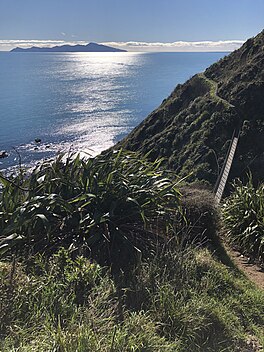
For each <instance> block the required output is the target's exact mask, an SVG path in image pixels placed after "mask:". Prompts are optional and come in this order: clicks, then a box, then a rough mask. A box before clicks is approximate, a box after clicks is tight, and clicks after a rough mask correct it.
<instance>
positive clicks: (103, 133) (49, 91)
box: [0, 52, 227, 171]
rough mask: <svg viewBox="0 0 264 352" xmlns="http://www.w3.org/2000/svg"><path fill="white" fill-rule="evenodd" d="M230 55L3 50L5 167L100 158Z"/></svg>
mask: <svg viewBox="0 0 264 352" xmlns="http://www.w3.org/2000/svg"><path fill="white" fill-rule="evenodd" d="M226 54H227V53H223V52H213V53H212V52H211V53H135V52H134V53H132V52H127V53H10V52H0V152H1V151H6V152H7V154H8V157H7V158H2V159H0V170H1V171H4V170H11V169H12V168H14V167H16V166H18V165H19V164H20V163H22V164H23V165H25V166H33V165H34V164H36V163H37V162H39V161H40V160H43V159H47V158H53V157H55V156H56V155H57V154H58V153H62V152H63V153H68V152H70V153H76V152H80V153H84V154H85V155H92V156H94V155H96V154H98V153H100V152H101V151H103V150H105V149H107V148H109V147H110V146H113V145H114V144H115V143H116V142H118V141H119V140H121V139H122V138H124V137H125V136H126V135H127V134H128V133H129V132H130V131H131V130H132V129H133V128H135V127H136V126H137V125H138V124H139V123H140V122H141V121H142V120H143V119H144V118H145V117H147V115H148V114H149V113H150V112H151V111H153V110H154V109H155V108H157V107H158V106H159V105H160V103H161V102H162V100H163V99H164V98H166V97H167V96H168V95H169V94H170V93H171V92H172V90H173V89H174V88H175V87H176V85H177V84H179V83H183V82H185V81H186V80H187V79H189V78H190V77H191V76H193V75H194V74H195V73H198V72H201V71H204V70H205V68H206V67H208V66H209V65H211V64H212V63H214V62H216V61H218V60H219V59H220V58H222V57H223V56H225V55H226ZM39 140H41V141H39Z"/></svg>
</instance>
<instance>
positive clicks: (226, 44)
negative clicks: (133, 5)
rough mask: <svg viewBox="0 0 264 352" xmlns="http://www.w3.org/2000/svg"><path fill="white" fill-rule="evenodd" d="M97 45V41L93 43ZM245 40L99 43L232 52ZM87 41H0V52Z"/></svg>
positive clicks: (130, 49) (147, 49)
mask: <svg viewBox="0 0 264 352" xmlns="http://www.w3.org/2000/svg"><path fill="white" fill-rule="evenodd" d="M91 42H93V43H96V42H95V41H91ZM244 42H245V40H218V41H213V40H201V41H180V40H179V41H175V42H143V41H126V42H115V41H108V42H98V44H102V45H107V46H112V47H116V48H118V49H125V50H127V51H128V52H230V51H234V50H236V49H238V48H239V47H241V45H242V44H244ZM87 43H89V41H85V40H74V41H73V40H68V41H67V40H61V39H58V40H56V39H46V40H42V39H0V51H1V52H4V51H7V52H8V51H10V50H12V49H13V48H15V47H17V46H19V47H21V48H28V47H32V46H39V47H52V46H62V45H86V44H87Z"/></svg>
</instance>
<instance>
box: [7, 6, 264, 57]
mask: <svg viewBox="0 0 264 352" xmlns="http://www.w3.org/2000/svg"><path fill="white" fill-rule="evenodd" d="M263 28H264V0H218V1H216V0H0V51H1V50H10V49H12V48H13V47H16V46H20V47H29V46H33V45H38V46H53V45H62V44H65V43H69V44H77V43H81V44H85V43H88V42H97V43H103V44H107V45H112V46H115V47H120V48H125V49H127V50H129V51H227V50H234V49H236V48H237V47H239V46H241V44H242V43H243V42H244V41H245V40H246V39H247V38H249V37H252V36H254V35H256V34H257V33H259V32H260V31H261V30H262V29H263Z"/></svg>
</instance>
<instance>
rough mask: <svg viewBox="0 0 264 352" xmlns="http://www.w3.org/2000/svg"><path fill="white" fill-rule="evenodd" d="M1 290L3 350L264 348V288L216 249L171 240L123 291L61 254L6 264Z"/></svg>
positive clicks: (90, 266)
mask: <svg viewBox="0 0 264 352" xmlns="http://www.w3.org/2000/svg"><path fill="white" fill-rule="evenodd" d="M120 288H121V290H120ZM0 291H1V296H0V302H1V304H0V314H1V321H0V350H1V351H4V352H7V351H8V352H10V351H16V352H22V351H38V352H39V351H43V352H44V351H45V352H46V351H50V352H51V351H56V352H61V351H63V352H71V351H72V352H75V351H78V352H86V351H98V352H110V351H115V352H134V351H138V352H140V351H149V352H151V351H156V352H158V351H166V352H167V351H168V352H169V351H171V352H172V351H174V352H192V351H197V352H205V351H207V352H224V351H225V352H226V351H230V352H234V351H237V352H238V351H243V350H245V351H246V350H250V349H249V347H250V345H249V343H250V344H251V343H252V340H253V341H256V342H257V343H258V344H259V345H260V344H261V342H262V343H264V335H263V324H264V320H263V317H264V311H263V307H264V295H263V292H261V291H260V290H256V289H255V288H254V287H252V285H251V284H249V283H248V282H246V280H245V279H244V278H242V277H241V276H239V274H238V273H235V272H234V271H233V270H232V269H230V268H227V267H225V266H224V265H223V264H220V263H219V262H217V261H216V260H215V259H214V258H213V257H212V255H211V253H210V252H209V251H208V250H200V249H197V248H191V247H189V248H186V249H185V250H179V249H177V247H175V246H173V245H172V243H170V244H167V245H166V246H165V247H163V248H160V250H159V252H158V253H157V255H156V256H154V257H152V258H151V259H148V260H143V261H142V264H141V265H140V266H138V267H137V270H136V271H135V272H134V273H130V276H129V277H128V276H125V277H124V278H123V280H122V279H121V278H120V282H119V285H116V282H114V281H113V279H112V276H111V275H109V271H105V270H104V269H103V268H102V267H100V266H99V265H97V264H94V263H91V262H90V261H89V260H88V259H87V258H84V257H77V258H76V259H75V260H73V259H71V256H70V254H69V252H68V251H66V250H60V251H59V252H58V253H57V254H56V255H52V256H51V257H50V258H49V260H47V258H45V257H44V256H40V255H37V256H35V257H34V258H32V261H31V263H29V262H27V263H26V265H25V264H23V263H19V262H13V263H3V262H2V263H0ZM261 338H262V341H261ZM247 348H248V349H247ZM252 351H254V349H253V348H252Z"/></svg>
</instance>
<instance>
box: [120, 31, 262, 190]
mask: <svg viewBox="0 0 264 352" xmlns="http://www.w3.org/2000/svg"><path fill="white" fill-rule="evenodd" d="M234 131H236V132H238V131H240V140H239V145H238V149H237V153H236V157H235V160H234V165H233V168H232V174H231V177H232V178H233V177H236V176H242V175H244V174H246V172H247V171H248V167H249V168H250V169H251V170H252V171H253V173H254V177H255V179H256V180H260V179H263V177H264V143H263V140H264V31H262V32H261V33H260V34H259V35H257V36H256V37H255V38H251V39H249V40H248V41H247V42H246V43H245V44H244V45H243V46H242V47H241V48H240V49H238V50H236V51H234V52H233V53H231V54H230V55H228V56H226V57H225V58H223V59H221V60H220V61H219V62H217V63H215V64H213V65H212V66H210V67H209V68H208V69H207V70H206V71H205V72H204V73H200V74H197V75H195V76H193V77H192V78H191V79H190V80H188V81H187V82H186V83H184V84H179V85H178V86H177V87H176V88H175V90H174V91H173V92H172V94H171V95H170V96H169V97H168V98H167V99H165V100H164V101H163V103H162V104H161V105H160V107H158V108H157V109H156V110H155V111H153V112H152V113H151V114H150V115H149V116H148V117H147V118H146V119H145V120H144V121H143V122H142V123H141V124H140V125H139V126H138V127H137V128H135V129H134V130H133V131H132V132H131V133H130V134H129V135H128V136H127V137H126V138H125V139H124V140H123V141H121V142H120V143H119V144H118V146H122V147H124V148H126V149H129V150H134V151H135V150H138V151H140V152H142V153H143V154H145V153H148V152H149V153H150V154H149V157H150V159H155V158H157V157H164V165H165V166H166V167H169V168H171V169H174V170H175V171H176V172H177V173H179V174H181V175H188V174H190V173H192V176H191V180H195V179H200V180H201V179H203V180H207V181H208V182H209V183H210V184H212V185H213V184H214V183H215V181H216V179H217V175H218V173H219V170H220V168H221V166H222V164H223V161H224V158H225V154H226V152H227V150H228V147H229V142H230V139H231V138H232V135H233V133H234Z"/></svg>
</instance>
